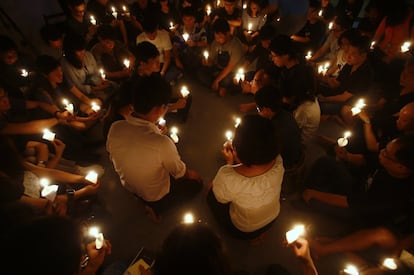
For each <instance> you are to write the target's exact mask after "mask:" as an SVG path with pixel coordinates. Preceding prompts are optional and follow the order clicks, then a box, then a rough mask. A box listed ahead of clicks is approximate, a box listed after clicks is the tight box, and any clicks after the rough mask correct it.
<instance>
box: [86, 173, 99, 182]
mask: <svg viewBox="0 0 414 275" xmlns="http://www.w3.org/2000/svg"><path fill="white" fill-rule="evenodd" d="M85 179H86V180H87V181H90V182H92V183H94V184H95V183H97V182H98V173H96V172H95V171H89V173H88V174H87V175H86V177H85Z"/></svg>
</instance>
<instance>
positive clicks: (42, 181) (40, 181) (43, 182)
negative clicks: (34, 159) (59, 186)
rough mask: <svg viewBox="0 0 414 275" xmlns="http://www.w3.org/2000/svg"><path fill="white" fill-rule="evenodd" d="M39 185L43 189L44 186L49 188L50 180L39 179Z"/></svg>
mask: <svg viewBox="0 0 414 275" xmlns="http://www.w3.org/2000/svg"><path fill="white" fill-rule="evenodd" d="M39 183H40V185H41V186H42V188H45V187H46V186H49V184H50V180H49V179H47V178H41V179H40V180H39Z"/></svg>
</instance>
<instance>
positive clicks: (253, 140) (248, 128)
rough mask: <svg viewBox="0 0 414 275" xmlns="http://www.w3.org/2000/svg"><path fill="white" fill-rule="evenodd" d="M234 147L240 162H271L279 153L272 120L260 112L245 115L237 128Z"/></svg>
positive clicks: (246, 163)
mask: <svg viewBox="0 0 414 275" xmlns="http://www.w3.org/2000/svg"><path fill="white" fill-rule="evenodd" d="M233 148H234V150H235V152H236V155H237V157H238V159H239V160H240V162H241V163H243V164H244V165H246V166H252V165H263V164H268V163H271V162H272V161H273V160H274V159H275V158H276V156H277V155H278V154H279V145H278V140H277V136H276V132H275V129H274V127H273V124H272V122H271V120H270V119H267V118H264V117H262V116H260V115H258V114H252V115H246V116H244V117H243V118H242V121H241V123H240V125H239V126H238V127H237V128H236V132H235V134H234V139H233Z"/></svg>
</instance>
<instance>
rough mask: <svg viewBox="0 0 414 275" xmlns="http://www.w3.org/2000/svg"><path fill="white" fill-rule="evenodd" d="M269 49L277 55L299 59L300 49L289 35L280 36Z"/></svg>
mask: <svg viewBox="0 0 414 275" xmlns="http://www.w3.org/2000/svg"><path fill="white" fill-rule="evenodd" d="M269 49H270V50H271V51H272V52H274V53H275V54H276V55H285V54H287V55H288V56H289V57H290V58H297V55H298V52H299V50H298V48H297V46H295V44H294V43H293V40H292V39H290V37H289V36H287V35H278V36H276V37H275V38H274V39H273V40H272V42H271V43H270V46H269Z"/></svg>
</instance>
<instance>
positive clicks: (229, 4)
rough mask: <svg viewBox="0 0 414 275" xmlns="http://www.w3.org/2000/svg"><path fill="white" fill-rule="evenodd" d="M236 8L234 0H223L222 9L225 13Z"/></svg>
mask: <svg viewBox="0 0 414 275" xmlns="http://www.w3.org/2000/svg"><path fill="white" fill-rule="evenodd" d="M235 8H236V0H224V10H225V11H226V13H227V14H233V12H234V9H235Z"/></svg>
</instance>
